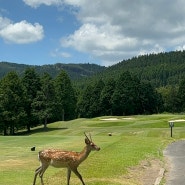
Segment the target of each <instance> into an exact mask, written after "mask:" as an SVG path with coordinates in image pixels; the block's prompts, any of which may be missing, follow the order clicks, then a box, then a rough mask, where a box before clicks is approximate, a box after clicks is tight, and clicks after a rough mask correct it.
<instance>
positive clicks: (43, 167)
mask: <svg viewBox="0 0 185 185" xmlns="http://www.w3.org/2000/svg"><path fill="white" fill-rule="evenodd" d="M47 168H48V166H42V168H41V170H40V171H39V176H40V180H41V184H42V185H44V181H43V175H44V172H45V171H46V169H47Z"/></svg>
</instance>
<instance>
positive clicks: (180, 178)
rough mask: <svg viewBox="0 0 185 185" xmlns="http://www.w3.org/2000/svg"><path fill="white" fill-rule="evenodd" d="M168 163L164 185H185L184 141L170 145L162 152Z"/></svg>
mask: <svg viewBox="0 0 185 185" xmlns="http://www.w3.org/2000/svg"><path fill="white" fill-rule="evenodd" d="M164 156H165V157H167V159H168V161H169V165H170V168H169V169H167V176H166V185H174V184H175V185H185V140H182V141H176V142H174V143H172V144H170V145H169V146H168V147H167V148H166V150H165V151H164Z"/></svg>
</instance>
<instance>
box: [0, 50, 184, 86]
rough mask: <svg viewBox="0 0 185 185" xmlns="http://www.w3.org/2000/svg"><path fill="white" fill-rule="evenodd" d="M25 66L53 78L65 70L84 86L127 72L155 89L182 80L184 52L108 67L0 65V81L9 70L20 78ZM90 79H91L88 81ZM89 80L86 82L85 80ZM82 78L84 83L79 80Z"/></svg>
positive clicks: (137, 59)
mask: <svg viewBox="0 0 185 185" xmlns="http://www.w3.org/2000/svg"><path fill="white" fill-rule="evenodd" d="M28 67H34V68H35V70H36V72H38V73H39V74H43V73H44V72H47V73H49V74H50V75H51V76H52V77H55V76H56V75H57V74H58V73H59V71H60V70H61V69H63V70H65V71H66V72H67V73H68V75H69V76H70V78H71V79H72V80H77V81H76V83H77V84H79V85H80V86H84V85H85V84H86V83H88V81H90V83H91V81H92V80H97V79H100V78H101V79H103V80H106V79H109V78H111V77H113V78H114V79H115V78H117V77H118V76H119V75H120V74H121V73H123V72H125V71H129V72H131V73H132V74H134V75H136V76H137V77H138V78H139V79H140V80H141V81H149V82H151V84H152V85H154V86H155V87H161V86H167V85H178V84H179V83H180V81H181V80H182V78H184V77H185V51H173V52H168V53H159V54H149V55H143V56H139V57H133V58H131V59H128V60H123V61H121V62H119V63H117V64H115V65H112V66H110V67H104V66H99V65H96V64H62V63H57V64H53V65H42V66H37V65H35V66H32V65H25V64H16V63H9V62H0V78H2V77H3V76H4V75H5V74H7V72H9V71H12V70H14V71H16V72H18V74H20V75H22V74H23V73H24V70H25V69H26V68H28ZM89 77H91V78H89ZM88 78H89V80H88ZM83 79H85V80H83Z"/></svg>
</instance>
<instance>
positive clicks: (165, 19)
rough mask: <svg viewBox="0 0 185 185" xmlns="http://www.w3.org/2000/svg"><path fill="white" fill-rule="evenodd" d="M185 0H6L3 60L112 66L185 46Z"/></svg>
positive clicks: (0, 15) (1, 12)
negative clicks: (137, 57)
mask: <svg viewBox="0 0 185 185" xmlns="http://www.w3.org/2000/svg"><path fill="white" fill-rule="evenodd" d="M184 12H185V1H183V0H176V1H172V0H162V1H161V0H155V1H153V0H106V1H103V0H93V1H89V0H0V61H8V62H15V63H21V64H30V65H44V64H55V63H58V62H60V63H96V64H99V65H103V66H110V65H113V64H115V63H118V62H120V61H122V60H123V59H128V58H132V57H135V56H138V55H143V54H147V53H159V52H165V51H174V50H183V49H184V48H185V14H184Z"/></svg>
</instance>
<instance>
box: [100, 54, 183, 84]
mask: <svg viewBox="0 0 185 185" xmlns="http://www.w3.org/2000/svg"><path fill="white" fill-rule="evenodd" d="M123 71H129V72H131V73H132V74H134V75H136V76H137V77H139V79H140V80H142V81H150V82H151V83H152V84H153V85H154V86H155V87H161V86H166V85H178V84H179V83H180V81H181V80H182V78H184V77H185V51H175V52H168V53H159V54H150V55H144V56H139V57H134V58H132V59H129V60H124V61H122V62H119V63H118V64H115V65H113V66H110V67H108V68H107V69H106V70H105V71H104V72H103V73H101V78H103V79H106V78H109V77H114V78H115V77H118V76H119V75H120V74H121V73H122V72H123Z"/></svg>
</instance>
